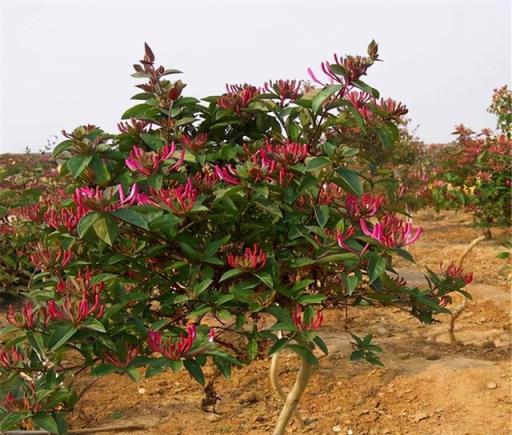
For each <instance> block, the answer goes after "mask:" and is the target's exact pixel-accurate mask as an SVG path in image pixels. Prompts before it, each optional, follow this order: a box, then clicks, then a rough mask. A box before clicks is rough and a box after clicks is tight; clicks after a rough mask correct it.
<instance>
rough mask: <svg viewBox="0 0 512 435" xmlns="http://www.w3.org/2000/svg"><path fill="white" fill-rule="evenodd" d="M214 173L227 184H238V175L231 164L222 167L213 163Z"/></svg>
mask: <svg viewBox="0 0 512 435" xmlns="http://www.w3.org/2000/svg"><path fill="white" fill-rule="evenodd" d="M215 174H216V175H217V177H219V179H220V180H222V181H224V182H225V183H227V184H232V185H234V186H236V185H238V184H240V179H239V178H237V177H238V173H237V171H236V169H235V167H234V166H233V165H231V164H229V165H227V166H225V167H224V168H222V167H220V166H218V165H215Z"/></svg>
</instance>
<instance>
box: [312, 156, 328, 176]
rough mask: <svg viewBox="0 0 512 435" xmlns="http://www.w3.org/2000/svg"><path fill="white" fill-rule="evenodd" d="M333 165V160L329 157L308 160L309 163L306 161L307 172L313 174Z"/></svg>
mask: <svg viewBox="0 0 512 435" xmlns="http://www.w3.org/2000/svg"><path fill="white" fill-rule="evenodd" d="M331 163H332V162H331V159H329V158H328V157H313V158H308V159H307V161H306V170H307V171H308V172H313V171H316V170H318V169H321V168H323V167H325V166H328V165H330V164H331Z"/></svg>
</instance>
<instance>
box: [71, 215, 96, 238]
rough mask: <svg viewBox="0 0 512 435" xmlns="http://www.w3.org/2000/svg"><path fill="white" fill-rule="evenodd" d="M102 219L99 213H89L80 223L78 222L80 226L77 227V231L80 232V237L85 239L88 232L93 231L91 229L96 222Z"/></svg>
mask: <svg viewBox="0 0 512 435" xmlns="http://www.w3.org/2000/svg"><path fill="white" fill-rule="evenodd" d="M100 217H101V214H100V213H98V212H97V211H93V212H91V213H87V214H86V215H85V216H83V217H82V219H80V222H78V225H77V227H76V230H77V232H78V235H79V236H80V237H81V238H83V237H84V236H85V235H86V234H87V232H88V231H89V230H90V229H91V227H92V226H93V225H94V222H96V220H97V219H98V218H100Z"/></svg>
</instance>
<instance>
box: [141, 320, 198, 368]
mask: <svg viewBox="0 0 512 435" xmlns="http://www.w3.org/2000/svg"><path fill="white" fill-rule="evenodd" d="M195 339H196V325H193V324H192V325H188V326H187V335H186V336H185V335H184V334H183V333H180V336H179V339H178V341H176V342H174V343H173V342H172V341H171V340H170V339H167V340H164V339H163V338H162V334H160V332H158V331H149V332H148V346H149V348H150V349H151V350H152V351H153V352H157V353H160V354H161V355H162V356H164V357H165V358H167V359H170V360H173V361H176V360H179V359H182V358H183V357H184V356H185V355H186V354H187V353H188V352H190V349H192V345H193V344H194V340H195Z"/></svg>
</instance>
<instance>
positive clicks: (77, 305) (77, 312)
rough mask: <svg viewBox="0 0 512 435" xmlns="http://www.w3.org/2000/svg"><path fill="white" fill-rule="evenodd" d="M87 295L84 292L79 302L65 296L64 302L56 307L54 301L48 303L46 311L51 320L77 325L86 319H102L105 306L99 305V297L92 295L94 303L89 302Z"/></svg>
mask: <svg viewBox="0 0 512 435" xmlns="http://www.w3.org/2000/svg"><path fill="white" fill-rule="evenodd" d="M87 296H88V295H87V293H86V292H84V294H83V297H82V299H81V300H76V299H75V298H74V297H72V296H71V295H66V297H65V298H64V302H63V303H62V304H59V305H57V303H56V301H55V300H51V301H48V304H47V309H48V315H49V318H50V319H51V320H58V321H69V322H71V323H73V324H74V325H78V324H79V323H80V322H82V321H83V320H85V319H86V318H87V317H89V316H92V317H94V318H96V319H100V318H101V317H103V314H104V312H105V305H103V304H101V303H100V295H99V294H96V295H94V301H93V302H92V303H90V302H89V300H88V298H87Z"/></svg>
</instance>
